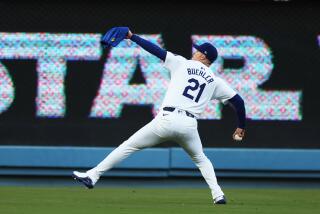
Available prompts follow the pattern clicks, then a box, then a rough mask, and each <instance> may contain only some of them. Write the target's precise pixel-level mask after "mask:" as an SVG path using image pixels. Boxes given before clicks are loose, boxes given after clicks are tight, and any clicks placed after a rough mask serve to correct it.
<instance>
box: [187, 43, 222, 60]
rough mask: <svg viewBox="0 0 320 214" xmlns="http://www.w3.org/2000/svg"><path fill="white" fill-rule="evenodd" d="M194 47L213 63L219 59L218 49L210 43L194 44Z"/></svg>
mask: <svg viewBox="0 0 320 214" xmlns="http://www.w3.org/2000/svg"><path fill="white" fill-rule="evenodd" d="M193 47H194V48H195V49H197V50H198V51H200V52H201V53H203V54H204V55H206V57H207V59H208V60H209V61H210V62H211V63H213V62H214V61H215V60H216V59H217V57H218V51H217V49H216V48H215V47H214V46H213V45H212V44H210V43H208V42H206V43H203V44H201V45H196V44H194V45H193Z"/></svg>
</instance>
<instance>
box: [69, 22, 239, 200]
mask: <svg viewBox="0 0 320 214" xmlns="http://www.w3.org/2000/svg"><path fill="white" fill-rule="evenodd" d="M114 30H115V31H116V32H117V33H119V32H121V33H122V35H125V36H123V37H124V38H125V39H131V40H132V41H133V42H135V43H137V44H138V45H139V46H141V47H142V48H143V49H145V50H146V51H148V52H149V53H151V54H153V55H154V56H156V57H158V58H160V59H161V60H163V62H164V64H163V65H164V67H165V68H167V69H168V70H169V71H170V76H171V77H170V78H171V80H170V84H169V87H168V90H167V92H166V95H165V98H164V100H163V103H162V106H161V109H160V111H159V113H158V114H157V116H156V117H155V118H154V119H153V120H152V121H151V122H150V123H148V124H147V125H145V126H144V127H143V128H141V129H140V130H139V131H137V132H136V133H135V134H133V135H132V136H131V137H130V138H129V139H128V140H126V141H124V142H123V143H122V144H121V145H120V146H119V147H117V148H116V149H115V150H113V151H112V152H111V153H110V154H109V155H108V156H107V157H106V158H105V159H104V160H103V161H102V162H100V163H99V164H98V165H97V166H96V167H94V168H92V169H90V170H88V171H87V172H84V173H82V172H77V171H74V172H73V175H72V176H73V178H74V179H75V180H77V181H79V182H81V183H82V184H84V185H85V186H86V187H87V188H89V189H91V188H93V187H94V185H95V184H96V183H97V181H98V180H99V178H100V176H101V175H102V174H103V173H104V172H106V171H107V170H109V169H111V168H112V167H114V166H115V165H116V164H118V163H119V162H120V161H122V160H123V159H125V158H127V157H128V156H129V155H131V154H132V153H134V152H136V151H139V150H141V149H144V148H147V147H152V146H155V145H157V144H159V143H161V142H163V141H166V140H173V141H175V142H177V143H178V144H179V145H180V146H181V147H182V148H183V149H184V150H185V151H186V152H187V153H188V155H189V156H190V158H191V159H192V160H193V162H194V163H195V164H196V166H197V167H198V168H199V170H200V172H201V174H202V176H203V177H204V179H205V180H206V182H207V184H208V185H209V187H210V189H211V193H212V198H213V203H214V204H226V198H225V196H224V193H223V192H222V190H221V188H220V186H219V184H218V182H217V178H216V175H215V172H214V169H213V166H212V163H211V161H210V160H209V159H208V158H207V157H206V155H205V154H204V152H203V148H202V144H201V140H200V137H199V133H198V130H197V118H198V117H199V115H200V114H201V113H202V112H203V111H204V109H205V107H206V105H207V104H208V102H210V100H212V99H217V100H219V101H221V102H222V103H224V104H229V105H231V106H232V107H233V108H234V109H235V111H236V113H237V118H238V124H237V128H236V130H235V132H234V134H233V138H234V139H235V140H240V139H242V138H243V137H244V133H245V129H244V128H245V106H244V101H243V99H242V98H241V97H240V96H239V95H238V94H237V93H236V92H235V91H234V90H233V89H232V88H231V87H229V86H228V85H227V84H226V83H225V82H224V81H223V80H222V79H220V78H219V77H216V76H215V75H214V74H213V72H212V71H211V70H210V68H209V67H210V65H211V64H212V63H213V62H214V61H215V60H216V58H217V55H218V53H217V50H216V48H215V47H214V46H213V45H211V44H210V43H204V44H201V45H194V48H195V49H196V50H197V51H196V52H195V53H194V54H193V56H192V58H191V60H187V59H185V58H184V57H182V56H178V55H174V54H172V53H171V52H169V51H166V50H164V49H162V48H160V47H158V46H157V45H155V44H153V43H151V42H149V41H147V40H145V39H143V38H141V37H139V36H138V35H136V34H132V32H131V31H130V30H129V28H114ZM117 35H118V34H117ZM111 37H112V36H110V35H107V37H104V39H105V40H107V42H110V43H112V42H115V41H116V42H117V43H119V41H121V38H120V40H119V39H118V38H117V36H116V37H113V38H111ZM124 38H122V39H124ZM117 39H118V41H117Z"/></svg>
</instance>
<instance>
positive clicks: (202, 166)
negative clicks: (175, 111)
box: [178, 126, 225, 203]
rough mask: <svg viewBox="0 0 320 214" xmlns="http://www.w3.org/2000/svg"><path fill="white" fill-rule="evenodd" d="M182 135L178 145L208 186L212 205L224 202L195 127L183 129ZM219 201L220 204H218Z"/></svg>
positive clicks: (222, 194)
mask: <svg viewBox="0 0 320 214" xmlns="http://www.w3.org/2000/svg"><path fill="white" fill-rule="evenodd" d="M182 129H183V130H182V131H181V133H184V134H182V135H180V136H181V138H180V139H179V141H178V143H179V145H180V146H181V147H182V148H183V149H184V150H185V151H186V152H187V153H188V154H189V156H190V157H191V159H192V160H193V162H194V163H195V164H196V166H197V167H198V168H199V170H200V172H201V174H202V176H203V177H204V179H205V180H206V182H207V184H208V185H209V187H210V189H211V193H212V197H213V200H214V203H223V202H225V198H224V193H223V192H222V190H221V188H220V186H219V185H218V182H217V178H216V174H215V172H214V169H213V165H212V163H211V161H210V160H209V159H208V158H207V156H206V155H205V154H204V152H203V148H202V144H201V140H200V136H199V133H198V130H197V127H190V126H189V127H183V128H182ZM219 201H220V202H219Z"/></svg>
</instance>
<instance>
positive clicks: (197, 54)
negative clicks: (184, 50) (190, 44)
mask: <svg viewBox="0 0 320 214" xmlns="http://www.w3.org/2000/svg"><path fill="white" fill-rule="evenodd" d="M203 58H205V55H204V54H203V53H201V52H200V51H196V52H195V53H194V54H193V55H192V58H191V59H192V60H197V61H201V60H202V59H203Z"/></svg>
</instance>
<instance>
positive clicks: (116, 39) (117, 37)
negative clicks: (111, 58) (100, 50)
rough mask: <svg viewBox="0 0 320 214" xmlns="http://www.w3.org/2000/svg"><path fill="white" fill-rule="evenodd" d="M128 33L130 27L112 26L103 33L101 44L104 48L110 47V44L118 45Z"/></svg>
mask: <svg viewBox="0 0 320 214" xmlns="http://www.w3.org/2000/svg"><path fill="white" fill-rule="evenodd" d="M128 33H129V28H128V27H114V28H111V29H110V30H108V31H107V32H106V33H105V34H104V35H103V37H102V39H101V44H102V46H103V47H104V48H109V47H110V46H112V47H116V46H117V45H118V44H119V43H120V42H121V41H122V40H123V39H125V38H127V36H128ZM130 33H131V32H130Z"/></svg>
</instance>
